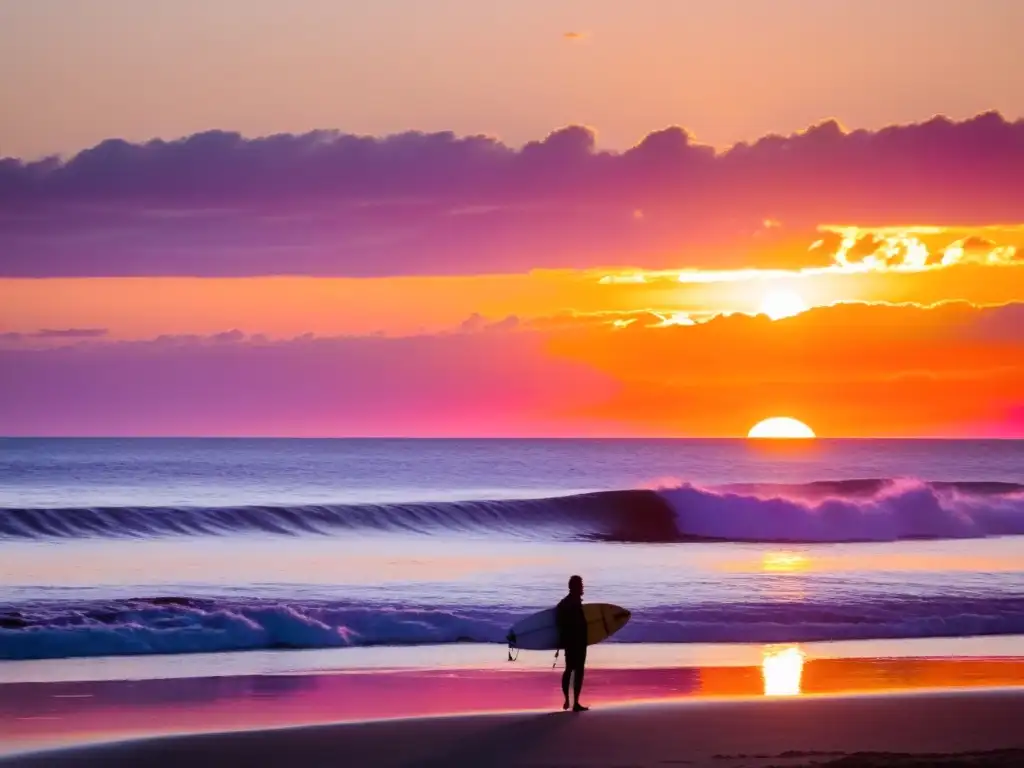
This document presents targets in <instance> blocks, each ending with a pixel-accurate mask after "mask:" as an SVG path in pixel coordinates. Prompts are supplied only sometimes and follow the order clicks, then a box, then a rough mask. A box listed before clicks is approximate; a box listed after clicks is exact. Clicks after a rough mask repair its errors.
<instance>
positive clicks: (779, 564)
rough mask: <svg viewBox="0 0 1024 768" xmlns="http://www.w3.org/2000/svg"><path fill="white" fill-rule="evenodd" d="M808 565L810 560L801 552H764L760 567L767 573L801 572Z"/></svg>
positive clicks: (806, 569) (808, 567)
mask: <svg viewBox="0 0 1024 768" xmlns="http://www.w3.org/2000/svg"><path fill="white" fill-rule="evenodd" d="M810 567H811V563H810V560H809V559H808V558H807V556H806V555H804V554H803V553H802V552H786V551H774V552H765V554H764V558H763V559H762V561H761V568H762V569H763V570H764V571H765V572H767V573H802V572H804V571H808V570H810Z"/></svg>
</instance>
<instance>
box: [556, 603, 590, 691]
mask: <svg viewBox="0 0 1024 768" xmlns="http://www.w3.org/2000/svg"><path fill="white" fill-rule="evenodd" d="M556 612H557V613H556V615H557V620H558V637H559V645H561V647H562V648H564V649H565V672H563V673H562V693H564V694H565V698H566V699H567V700H568V698H569V676H570V675H572V674H573V673H575V678H574V679H573V690H574V692H575V695H576V700H577V701H578V700H579V697H580V690H581V688H582V687H583V667H584V666H585V665H586V663H587V619H586V616H584V615H583V601H582V600H581V599H580V597H579V596H577V595H574V594H572V593H569V594H568V595H566V596H565V597H563V598H562V600H561V602H559V603H558V607H557V608H556Z"/></svg>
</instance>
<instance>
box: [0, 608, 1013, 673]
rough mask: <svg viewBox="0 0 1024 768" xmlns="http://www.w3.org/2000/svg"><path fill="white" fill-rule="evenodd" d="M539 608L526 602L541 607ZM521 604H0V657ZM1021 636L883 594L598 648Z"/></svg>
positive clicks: (428, 630) (462, 618) (460, 627)
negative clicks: (425, 605) (877, 596)
mask: <svg viewBox="0 0 1024 768" xmlns="http://www.w3.org/2000/svg"><path fill="white" fill-rule="evenodd" d="M541 607H543V606H535V607H534V608H541ZM531 610H532V609H531V608H529V607H527V608H517V609H515V610H511V609H509V608H507V607H495V606H459V607H450V606H430V607H417V606H397V605H392V604H380V603H356V602H336V601H327V600H319V601H317V600H295V601H275V600H267V599H241V598H191V597H162V598H135V599H125V600H105V601H104V600H95V601H47V602H38V603H20V604H17V605H15V604H8V605H3V604H0V659H7V660H11V659H50V658H65V657H91V656H125V655H142V654H178V653H204V652H219V651H241V650H257V649H272V648H338V647H349V646H373V645H413V644H443V643H457V642H482V643H503V642H504V638H505V635H506V633H507V631H508V627H509V626H511V625H512V624H513V623H514V622H515V621H516V620H517V619H519V618H522V617H523V616H524V615H526V614H528V613H529V612H530V611H531ZM1006 634H1024V597H1001V598H988V599H975V598H970V597H963V596H962V597H956V596H949V597H944V596H941V597H929V598H926V599H922V598H921V597H920V596H913V595H908V596H901V595H888V596H886V597H885V598H883V599H881V600H879V599H872V600H852V601H851V600H846V601H843V602H835V601H827V600H823V599H819V600H808V601H801V602H798V603H794V602H779V601H747V602H742V601H738V602H729V603H696V604H690V605H685V606H683V605H671V606H651V607H646V608H641V609H637V610H634V612H633V618H632V619H631V621H630V623H629V624H628V625H627V626H626V627H625V628H624V629H623V630H622V631H621V632H620V633H618V634H616V635H615V636H614V637H613V638H611V640H609V642H625V643H644V642H661V643H695V642H696V643H710V642H743V643H775V642H813V641H817V640H853V639H876V638H912V637H958V636H969V635H1006Z"/></svg>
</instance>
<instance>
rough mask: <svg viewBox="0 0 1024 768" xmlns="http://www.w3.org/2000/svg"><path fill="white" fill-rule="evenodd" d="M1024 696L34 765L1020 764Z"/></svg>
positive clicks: (59, 754) (640, 714)
mask: <svg viewBox="0 0 1024 768" xmlns="http://www.w3.org/2000/svg"><path fill="white" fill-rule="evenodd" d="M1022 722H1024V691H1021V690H1001V691H994V690H985V691H980V690H979V691H957V692H918V693H888V694H871V695H853V696H818V695H811V696H797V697H783V698H760V699H693V700H689V701H675V702H666V703H655V704H629V705H613V706H609V707H607V708H602V709H595V710H592V711H590V712H586V713H580V714H572V713H563V712H544V713H536V712H529V713H527V712H521V713H507V714H496V715H466V716H456V717H424V718H403V719H397V720H384V721H376V722H364V723H348V724H340V725H327V726H311V727H294V728H283V729H263V730H254V731H244V732H232V733H219V734H202V735H192V736H175V737H162V738H151V739H141V740H134V741H127V742H120V743H114V744H106V745H100V746H92V747H76V748H68V749H63V750H58V751H53V752H47V753H41V754H35V755H23V756H21V757H11V758H8V759H7V760H4V761H0V765H3V766H4V767H5V768H15V767H16V766H17V767H21V766H24V767H25V768H28V766H49V767H51V768H63V767H64V766H68V767H69V768H70V766H79V767H84V766H90V767H91V766H112V767H114V768H116V767H118V766H135V765H145V766H152V768H164V767H165V766H167V767H168V768H170V766H189V768H199V767H200V766H222V765H261V766H283V767H284V766H287V768H319V767H320V766H339V765H344V766H363V765H365V766H380V767H381V768H390V767H392V766H394V767H397V766H430V767H436V768H441V767H442V766H453V767H454V766H495V767H496V768H501V767H503V766H535V767H538V768H539V766H581V767H584V766H586V767H592V768H612V767H613V766H616V767H618V766H651V767H653V766H670V765H677V766H716V767H718V768H739V766H747V767H748V768H767V766H780V767H781V766H810V765H817V766H834V767H835V768H853V767H854V766H872V767H873V768H874V767H876V766H904V765H907V766H909V765H915V766H926V765H927V766H954V765H963V766H967V765H971V766H1020V765H1024V728H1022V727H1021V723H1022Z"/></svg>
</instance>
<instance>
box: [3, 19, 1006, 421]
mask: <svg viewBox="0 0 1024 768" xmlns="http://www.w3.org/2000/svg"><path fill="white" fill-rule="evenodd" d="M925 8H926V9H927V12H925V10H923V9H925ZM1020 29H1024V4H1021V3H1017V2H1012V1H1011V0H932V2H930V3H927V4H924V3H921V2H918V0H828V1H827V2H825V1H824V0H823V1H822V2H812V1H811V0H691V1H689V2H681V1H680V2H669V1H668V0H664V1H662V0H637V2H634V3H631V4H624V3H622V2H620V1H619V0H559V2H557V3H553V2H546V1H544V0H521V1H520V2H506V1H502V2H491V3H479V2H472V1H471V0H434V1H433V2H429V3H427V2H412V0H375V1H374V2H372V3H370V2H367V3H349V2H335V1H334V0H296V2H294V3H283V2H275V1H273V0H173V1H172V0H153V1H152V2H146V3H140V2H137V1H136V0H93V1H92V2H90V3H87V4H86V3H66V2H61V0H33V2H31V3H29V2H23V3H13V2H10V3H2V2H0V71H4V72H7V73H13V76H11V77H5V78H0V105H2V109H3V112H4V115H5V118H6V119H4V120H3V121H2V122H0V368H2V370H3V373H4V375H2V376H0V435H6V434H58V435H60V434H119V435H124V434H233V435H247V434H251V435H380V434H387V435H448V436H454V435H462V434H464V435H513V434H514V435H553V434H557V435H648V434H650V435H678V436H686V435H692V436H732V435H738V434H746V431H747V430H748V429H749V427H750V426H751V425H752V424H753V423H755V422H757V421H759V420H761V419H763V418H767V417H770V416H775V415H789V416H793V417H795V418H801V419H803V420H805V421H807V423H808V424H810V425H811V427H812V428H813V429H814V430H815V431H816V432H817V433H818V434H819V435H828V436H844V435H858V436H870V435H886V436H908V435H909V436H935V435H942V436H951V435H958V436H971V435H984V436H989V435H995V436H1007V437H1009V436H1024V421H1022V418H1021V413H1022V408H1024V395H1022V392H1024V363H1022V361H1024V336H1022V335H1021V331H1020V328H1021V327H1024V324H1022V321H1021V307H1022V306H1024V119H1021V115H1022V114H1024V68H1022V67H1021V66H1020V64H1019V61H1018V59H1019V40H1018V39H1017V38H1018V37H1019V30H1020ZM569 33H571V34H569ZM897 305H898V306H897ZM755 315H756V316H755Z"/></svg>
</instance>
